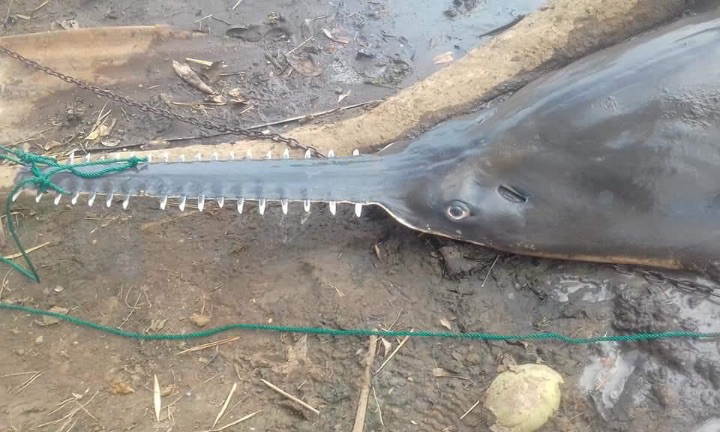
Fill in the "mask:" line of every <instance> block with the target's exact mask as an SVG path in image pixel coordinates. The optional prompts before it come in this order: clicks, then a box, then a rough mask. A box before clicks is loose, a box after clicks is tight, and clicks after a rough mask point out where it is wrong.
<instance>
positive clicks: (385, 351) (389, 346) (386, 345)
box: [378, 338, 392, 358]
mask: <svg viewBox="0 0 720 432" xmlns="http://www.w3.org/2000/svg"><path fill="white" fill-rule="evenodd" d="M380 342H381V343H382V353H378V355H379V356H380V357H381V358H383V357H385V356H386V355H388V353H389V352H390V350H391V349H392V344H391V343H390V342H388V341H387V339H385V338H380Z"/></svg>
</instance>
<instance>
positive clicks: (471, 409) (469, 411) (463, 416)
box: [460, 400, 480, 420]
mask: <svg viewBox="0 0 720 432" xmlns="http://www.w3.org/2000/svg"><path fill="white" fill-rule="evenodd" d="M478 405H480V401H479V400H478V401H477V402H475V403H474V404H473V406H471V407H470V408H469V409H468V410H467V411H465V414H463V415H461V416H460V420H462V419H464V418H465V417H467V416H468V415H469V414H470V413H471V412H473V410H474V409H475V408H477V406H478Z"/></svg>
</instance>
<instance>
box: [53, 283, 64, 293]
mask: <svg viewBox="0 0 720 432" xmlns="http://www.w3.org/2000/svg"><path fill="white" fill-rule="evenodd" d="M53 291H55V292H56V293H61V292H63V291H65V288H63V287H62V286H61V285H58V286H56V287H55V288H53Z"/></svg>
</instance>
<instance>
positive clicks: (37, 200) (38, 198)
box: [35, 192, 43, 203]
mask: <svg viewBox="0 0 720 432" xmlns="http://www.w3.org/2000/svg"><path fill="white" fill-rule="evenodd" d="M42 197H43V193H42V192H38V194H37V195H36V196H35V202H36V203H39V202H40V198H42Z"/></svg>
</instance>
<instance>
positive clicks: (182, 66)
mask: <svg viewBox="0 0 720 432" xmlns="http://www.w3.org/2000/svg"><path fill="white" fill-rule="evenodd" d="M172 62H173V69H175V73H176V74H178V76H179V77H180V78H182V79H183V81H185V82H186V83H188V84H190V85H191V86H193V87H195V88H196V89H198V90H200V91H201V92H203V93H207V94H209V95H215V94H217V92H216V91H215V90H214V89H213V88H212V87H210V86H209V85H207V84H205V82H204V81H203V80H201V79H200V77H199V76H198V75H197V74H196V73H195V71H194V70H192V69H190V66H188V64H187V63H180V62H178V61H177V60H173V61H172Z"/></svg>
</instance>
